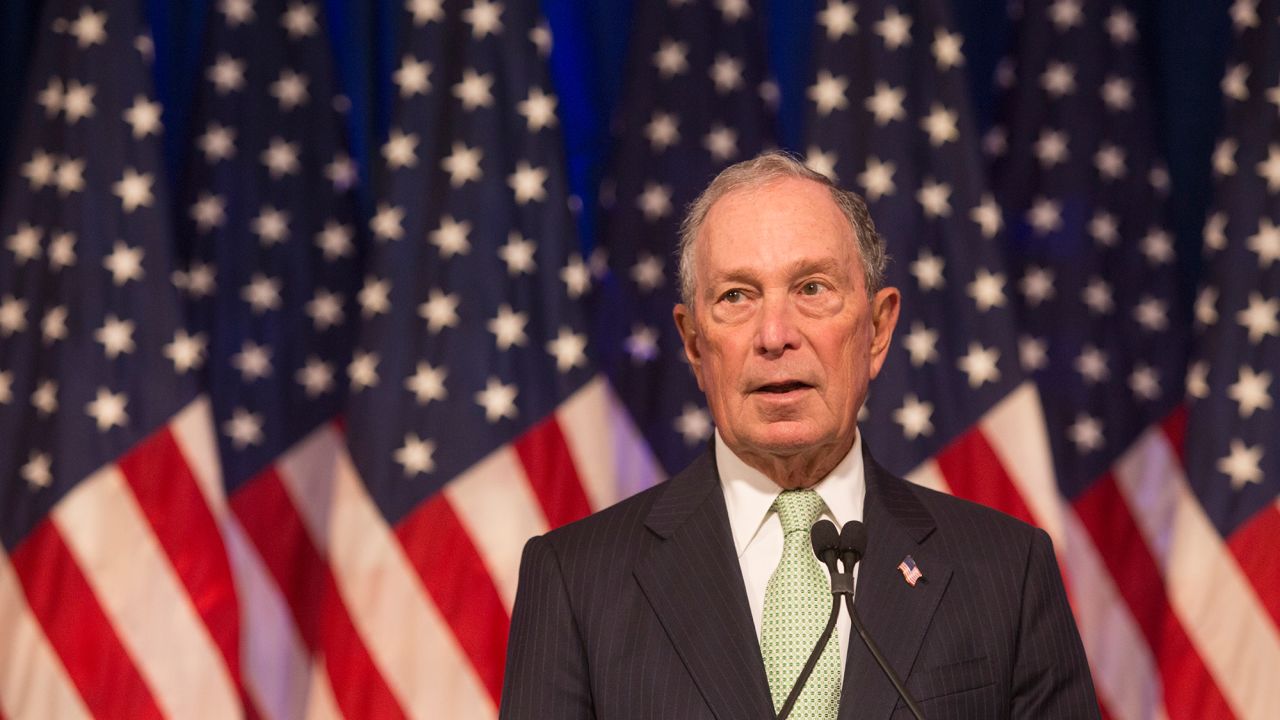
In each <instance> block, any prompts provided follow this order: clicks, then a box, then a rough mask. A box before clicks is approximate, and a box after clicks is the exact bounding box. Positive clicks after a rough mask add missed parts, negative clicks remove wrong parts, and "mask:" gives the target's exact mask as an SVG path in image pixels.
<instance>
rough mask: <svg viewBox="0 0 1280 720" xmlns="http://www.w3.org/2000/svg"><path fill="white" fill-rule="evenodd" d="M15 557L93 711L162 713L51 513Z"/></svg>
mask: <svg viewBox="0 0 1280 720" xmlns="http://www.w3.org/2000/svg"><path fill="white" fill-rule="evenodd" d="M12 560H13V567H14V570H15V571H16V572H17V574H18V578H19V579H20V580H21V581H22V588H23V591H24V592H25V593H26V596H27V603H28V604H30V606H31V612H32V613H33V614H34V615H35V617H36V618H37V619H38V620H39V621H40V625H41V626H42V627H43V628H44V632H45V635H46V636H47V637H48V638H49V643H50V644H51V645H52V646H53V648H54V650H55V651H57V653H58V656H59V657H60V658H61V659H62V664H63V665H64V666H65V667H66V669H67V674H68V675H69V676H70V677H71V680H72V682H74V683H75V685H76V688H78V689H79V691H80V696H81V697H82V698H83V699H84V702H85V705H86V706H88V708H89V712H90V713H92V714H93V716H94V717H114V718H124V717H127V718H159V717H161V714H160V708H159V707H157V706H156V701H155V698H154V697H152V695H151V690H150V688H148V687H147V683H146V681H145V680H143V678H142V675H141V674H139V672H138V669H137V667H135V666H134V664H133V660H132V658H130V657H129V651H128V650H126V649H125V647H124V645H123V644H121V642H120V638H119V637H118V636H117V635H116V631H115V628H114V627H112V625H111V621H110V620H109V619H107V615H106V613H105V612H104V611H103V609H102V606H101V605H99V604H98V598H97V596H96V595H94V593H93V588H92V587H90V585H89V581H88V580H87V579H86V578H85V576H84V574H83V573H82V572H81V570H80V566H79V565H77V564H76V561H75V558H74V557H73V556H72V555H71V550H70V549H69V548H68V547H67V545H66V543H65V542H64V541H63V539H62V536H61V535H60V534H59V533H58V531H57V529H56V528H55V527H54V526H53V524H52V523H51V522H50V521H49V520H48V519H46V520H45V521H44V522H42V523H40V525H39V526H37V527H36V529H35V531H34V532H32V533H31V535H30V536H28V537H27V539H26V540H25V541H23V543H22V544H21V545H19V546H18V549H17V550H16V551H15V552H14V553H13V556H12Z"/></svg>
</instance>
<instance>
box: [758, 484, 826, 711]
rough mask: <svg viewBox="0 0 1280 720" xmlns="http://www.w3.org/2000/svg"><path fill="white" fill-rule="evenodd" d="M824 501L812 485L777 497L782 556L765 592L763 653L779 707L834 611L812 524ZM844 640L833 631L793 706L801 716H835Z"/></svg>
mask: <svg viewBox="0 0 1280 720" xmlns="http://www.w3.org/2000/svg"><path fill="white" fill-rule="evenodd" d="M823 507H825V505H824V504H823V502H822V498H821V497H820V496H819V495H818V493H816V492H814V491H813V490H784V491H783V492H782V493H781V494H779V495H778V498H777V499H776V500H774V501H773V509H774V510H775V511H776V512H777V513H778V519H779V520H781V521H782V532H783V534H784V538H785V539H784V540H783V544H782V559H781V560H779V561H778V569H777V570H774V571H773V576H772V577H770V578H769V585H768V586H767V587H766V589H765V593H764V620H763V622H762V623H761V627H760V652H761V654H762V655H763V656H764V669H765V672H766V673H767V674H768V675H769V692H771V693H772V694H773V709H774V712H777V711H778V710H780V709H782V704H783V703H784V702H786V701H787V695H788V694H790V692H791V686H792V685H794V684H795V681H796V678H798V677H799V676H800V671H801V670H802V669H804V664H805V661H806V660H808V659H809V652H810V651H811V650H813V646H814V644H815V643H817V642H818V636H820V635H822V630H823V628H825V627H826V625H827V615H828V614H829V613H830V612H831V583H830V581H829V580H828V579H827V575H826V573H824V572H823V571H822V568H821V567H819V566H818V559H817V558H815V557H814V556H813V547H812V545H811V543H810V541H809V528H810V527H812V526H813V523H814V522H815V521H816V520H817V519H818V516H819V515H821V514H822V508H823ZM839 653H840V641H839V639H838V638H837V637H836V634H835V633H832V634H831V638H830V640H829V641H828V642H827V647H826V648H824V649H823V651H822V657H820V658H819V659H818V665H817V667H815V668H814V669H813V674H812V675H810V676H809V682H808V683H806V684H805V687H804V690H803V691H802V692H801V693H800V699H799V700H798V701H797V702H796V705H795V708H793V709H792V711H791V715H790V717H791V718H795V719H796V720H834V718H835V717H836V711H837V709H838V707H839V705H840V657H839Z"/></svg>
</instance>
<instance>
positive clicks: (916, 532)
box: [501, 153, 1098, 720]
mask: <svg viewBox="0 0 1280 720" xmlns="http://www.w3.org/2000/svg"><path fill="white" fill-rule="evenodd" d="M885 261H886V260H885V252H884V247H883V243H882V241H881V239H880V238H879V236H878V235H877V234H876V231H875V227H874V225H873V224H872V222H871V218H870V217H869V215H868V213H867V207H866V204H865V203H864V202H863V201H862V200H861V199H860V198H859V197H858V196H857V195H854V194H852V193H847V192H844V191H841V190H840V189H838V188H836V187H835V186H834V185H832V184H831V183H830V181H828V180H827V179H826V178H825V177H824V176H822V175H820V174H817V173H814V172H812V171H811V170H809V169H807V168H806V167H804V165H803V164H801V163H800V162H798V161H796V160H794V159H793V158H791V157H789V156H786V155H783V154H779V153H769V154H765V155H762V156H760V157H757V158H755V159H753V160H749V161H746V162H743V163H739V164H738V165H734V166H733V167H730V168H728V169H726V170H725V171H724V172H722V173H721V174H720V175H719V176H718V177H717V178H716V179H715V180H714V181H713V182H712V183H711V185H710V186H709V187H708V188H707V189H706V190H705V191H704V192H703V194H702V195H701V197H699V198H698V200H697V201H695V202H694V204H693V205H692V206H691V208H690V210H689V214H688V217H687V218H686V219H685V223H684V226H683V228H682V233H681V249H680V280H681V292H682V296H683V297H682V299H683V302H682V303H681V304H679V305H677V306H676V307H675V310H674V316H675V322H676V325H677V327H678V328H679V331H680V335H681V337H682V338H683V340H684V349H685V353H686V354H687V356H688V358H689V363H690V365H691V366H692V368H693V372H694V374H695V375H696V376H697V380H698V385H699V387H700V388H702V391H703V392H704V393H705V394H706V397H707V404H708V406H709V407H710V410H711V414H712V416H713V417H714V419H715V424H716V434H715V438H714V440H713V442H712V445H711V447H710V448H709V449H708V451H707V452H706V453H705V454H704V455H703V456H702V457H701V458H700V459H698V460H697V461H695V462H694V463H693V464H692V465H691V466H690V467H688V468H687V469H685V470H684V471H683V472H681V473H680V474H678V475H676V476H675V477H673V478H672V479H671V480H669V481H668V482H666V483H663V484H662V485H659V486H658V487H655V488H653V489H651V490H649V491H646V492H644V493H641V494H639V495H637V496H635V497H633V498H631V499H629V500H626V501H624V502H621V503H619V504H617V505H615V506H614V507H612V508H609V509H607V510H604V511H602V512H600V513H597V514H596V515H593V516H592V517H589V518H587V519H585V520H582V521H580V522H577V523H574V524H572V525H569V526H567V527H564V528H561V529H559V530H556V531H554V532H551V533H548V534H547V535H545V536H543V537H539V538H534V539H533V540H530V541H529V544H528V546H527V547H526V548H525V553H524V558H523V561H522V563H521V570H520V585H519V591H518V594H517V598H516V605H515V612H514V617H513V619H512V626H511V639H510V646H509V653H508V658H507V669H506V682H505V686H504V688H503V696H502V709H501V715H502V717H504V718H511V719H512V720H514V719H516V718H557V719H559V718H600V719H601V720H604V719H605V718H680V719H682V720H684V719H694V718H719V720H730V719H731V718H732V719H734V720H745V719H749V718H760V719H764V718H773V717H775V715H774V713H775V712H776V710H777V709H778V708H780V707H781V706H782V704H783V702H784V700H785V698H786V697H787V694H788V692H789V691H790V690H791V686H792V685H793V683H794V682H795V680H796V677H797V676H798V675H799V672H800V667H801V666H802V665H803V664H804V662H805V659H806V658H807V656H808V655H809V652H810V649H811V648H812V647H813V646H814V644H815V642H816V641H817V639H818V637H819V635H820V633H821V630H822V628H823V626H824V625H825V623H826V619H827V612H828V610H829V608H830V605H831V595H830V589H829V585H828V581H827V575H826V571H825V570H824V569H822V568H821V567H820V565H819V564H818V563H817V561H816V559H815V558H814V556H813V553H812V550H811V549H809V528H810V526H812V524H813V523H814V522H815V521H816V520H818V519H820V518H828V519H830V520H833V521H834V522H835V523H836V524H837V525H841V524H842V523H845V522H847V521H850V520H861V521H863V522H864V523H865V524H866V528H867V531H868V536H869V540H868V544H867V552H866V556H865V557H864V558H863V560H862V562H861V563H860V565H859V566H858V585H857V593H856V606H857V608H858V612H859V614H860V616H861V617H862V618H863V620H864V621H865V623H866V626H867V629H868V632H869V634H870V635H871V636H872V638H874V639H875V640H877V641H878V643H879V644H880V646H881V648H882V649H883V651H884V654H885V656H886V657H887V659H888V661H889V663H890V664H891V665H892V666H893V667H894V668H895V670H896V671H897V673H898V674H899V676H900V677H902V678H903V679H904V680H905V684H906V687H907V689H908V690H909V691H910V692H911V693H912V694H913V695H914V697H915V698H916V700H918V701H919V703H920V707H921V709H922V711H923V713H924V714H925V716H926V717H929V718H958V717H964V718H984V719H986V718H1009V717H1018V718H1022V717H1037V718H1039V717H1045V718H1076V717H1079V718H1092V717H1097V715H1098V709H1097V701H1096V699H1095V697H1094V692H1093V687H1092V684H1091V682H1090V678H1089V669H1088V666H1087V664H1086V662H1085V657H1084V651H1083V648H1082V647H1081V643H1080V638H1079V635H1078V633H1077V631H1076V627H1075V624H1074V621H1073V620H1072V617H1071V612H1070V608H1069V607H1068V605H1067V600H1066V594H1065V592H1064V590H1063V586H1062V581H1061V578H1060V577H1059V575H1058V570H1057V565H1056V562H1055V559H1054V555H1053V549H1052V547H1051V545H1050V542H1049V538H1048V536H1047V535H1045V534H1044V532H1042V531H1040V530H1036V529H1034V528H1032V527H1029V526H1027V525H1025V524H1022V523H1020V522H1018V521H1017V520H1014V519H1012V518H1009V517H1007V516H1004V515H1001V514H1000V513H997V512H995V511H992V510H990V509H987V508H983V507H980V506H978V505H974V504H972V503H968V502H965V501H963V500H959V499H956V498H952V497H950V496H947V495H943V494H939V493H936V492H933V491H930V490H927V489H924V488H921V487H918V486H915V485H912V484H910V483H908V482H906V481H904V480H902V479H900V478H897V477H894V476H892V475H890V474H889V473H888V472H886V471H885V470H884V469H882V468H880V467H879V466H878V465H877V464H876V463H875V461H874V460H873V459H872V457H871V455H870V453H869V451H868V448H866V447H865V446H864V445H863V443H862V440H861V437H860V434H859V433H858V427H857V416H858V410H859V408H861V406H862V403H863V401H864V400H865V398H866V395H867V386H868V383H869V382H870V381H871V380H872V379H873V378H875V376H876V375H877V374H878V373H879V371H880V368H881V366H882V364H883V363H884V359H885V356H886V352H887V349H888V347H889V343H890V340H891V339H892V337H893V330H894V325H895V324H896V322H897V319H898V308H899V300H900V296H899V293H898V291H897V290H895V289H893V288H887V287H883V271H884V265H885ZM917 572H918V573H920V575H919V576H918V575H917ZM848 626H849V623H848V619H847V617H844V618H843V619H842V621H841V622H840V624H839V625H838V632H837V634H836V637H832V638H831V640H830V642H828V643H827V645H826V647H825V649H824V650H823V652H822V654H821V655H820V659H819V661H818V664H817V666H816V669H815V671H814V672H813V675H812V676H811V677H810V678H809V680H808V682H807V684H806V685H805V689H804V691H803V693H802V694H801V696H800V700H799V702H798V704H797V705H796V707H795V709H794V711H793V712H792V715H791V717H793V718H823V719H824V720H828V719H829V720H834V719H835V718H837V717H838V718H842V719H845V718H850V719H851V718H888V717H891V716H895V717H896V716H905V714H906V712H907V710H906V707H905V705H902V704H901V703H900V701H899V699H898V696H897V693H896V691H895V690H894V688H893V686H892V684H891V683H890V682H889V680H888V679H887V678H886V676H885V674H884V673H883V672H882V671H881V670H880V668H879V667H878V666H877V665H876V664H875V662H874V660H873V658H872V656H871V654H870V653H869V652H868V651H867V649H866V647H865V646H863V644H862V643H861V641H860V640H859V639H858V638H856V637H854V638H852V639H850V632H849V629H848ZM895 713H897V715H895Z"/></svg>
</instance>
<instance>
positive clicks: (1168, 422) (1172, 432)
mask: <svg viewBox="0 0 1280 720" xmlns="http://www.w3.org/2000/svg"><path fill="white" fill-rule="evenodd" d="M1160 428H1161V429H1162V430H1164V434H1165V437H1167V438H1169V446H1170V447H1172V448H1173V453H1174V454H1175V455H1177V456H1178V464H1179V465H1181V466H1182V467H1186V466H1187V446H1186V444H1185V443H1186V440H1187V406H1186V405H1179V406H1178V407H1176V408H1174V409H1173V412H1171V413H1169V414H1168V416H1166V417H1165V419H1164V420H1163V421H1162V422H1161V423H1160Z"/></svg>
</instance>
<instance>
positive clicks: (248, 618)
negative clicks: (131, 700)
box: [170, 395, 311, 720]
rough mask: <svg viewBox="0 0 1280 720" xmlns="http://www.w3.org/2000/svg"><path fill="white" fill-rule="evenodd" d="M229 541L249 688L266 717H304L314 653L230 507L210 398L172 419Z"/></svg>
mask: <svg viewBox="0 0 1280 720" xmlns="http://www.w3.org/2000/svg"><path fill="white" fill-rule="evenodd" d="M170 430H171V431H172V433H173V438H174V442H175V443H177V445H178V449H179V450H180V451H181V452H182V457H183V459H184V460H185V461H186V463H187V467H189V468H191V472H192V474H193V475H194V476H195V478H196V484H197V485H199V487H200V491H201V493H203V494H204V497H205V501H206V502H207V503H209V509H210V510H211V511H212V513H213V516H214V519H215V520H216V521H217V523H218V528H219V530H220V532H221V534H222V542H223V544H224V545H225V546H226V549H227V554H228V556H229V557H228V560H229V562H230V564H231V572H232V575H233V576H234V577H235V583H236V598H237V600H238V602H239V609H240V640H241V643H242V647H241V649H240V654H241V662H242V672H241V676H242V678H243V680H244V684H245V689H246V691H247V692H248V693H249V694H250V695H251V696H252V697H253V699H254V701H255V703H256V704H257V708H258V710H259V711H260V712H261V713H262V715H263V716H264V720H286V719H292V718H299V717H302V713H303V711H304V710H305V708H306V705H305V703H306V695H307V683H308V678H307V675H308V672H309V670H310V665H311V663H310V658H309V656H308V652H307V649H306V646H305V644H304V643H303V642H302V639H301V637H300V636H299V635H298V631H297V627H296V626H295V625H294V620H293V615H292V613H291V612H290V609H289V605H288V603H287V602H286V601H285V599H284V595H283V594H281V592H280V589H279V588H278V587H277V586H276V584H275V580H274V579H273V578H272V577H271V573H270V571H268V570H267V568H266V566H265V565H263V563H262V559H261V557H260V556H259V555H258V552H257V550H256V549H255V548H254V545H253V542H252V541H250V540H249V537H248V535H247V534H246V533H245V531H244V528H243V527H242V526H241V525H240V521H239V520H238V519H236V516H235V514H234V513H232V512H231V511H230V509H229V508H228V507H227V500H226V495H225V494H224V489H223V488H224V486H223V482H222V466H221V462H220V460H219V457H218V443H217V435H216V433H215V431H214V427H213V418H212V408H211V407H210V405H209V401H208V398H207V397H206V396H204V395H201V396H200V398H199V399H198V400H196V401H195V402H193V403H191V404H189V405H187V407H185V408H183V410H182V412H180V413H178V415H177V416H176V417H175V418H174V420H173V422H171V423H170Z"/></svg>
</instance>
